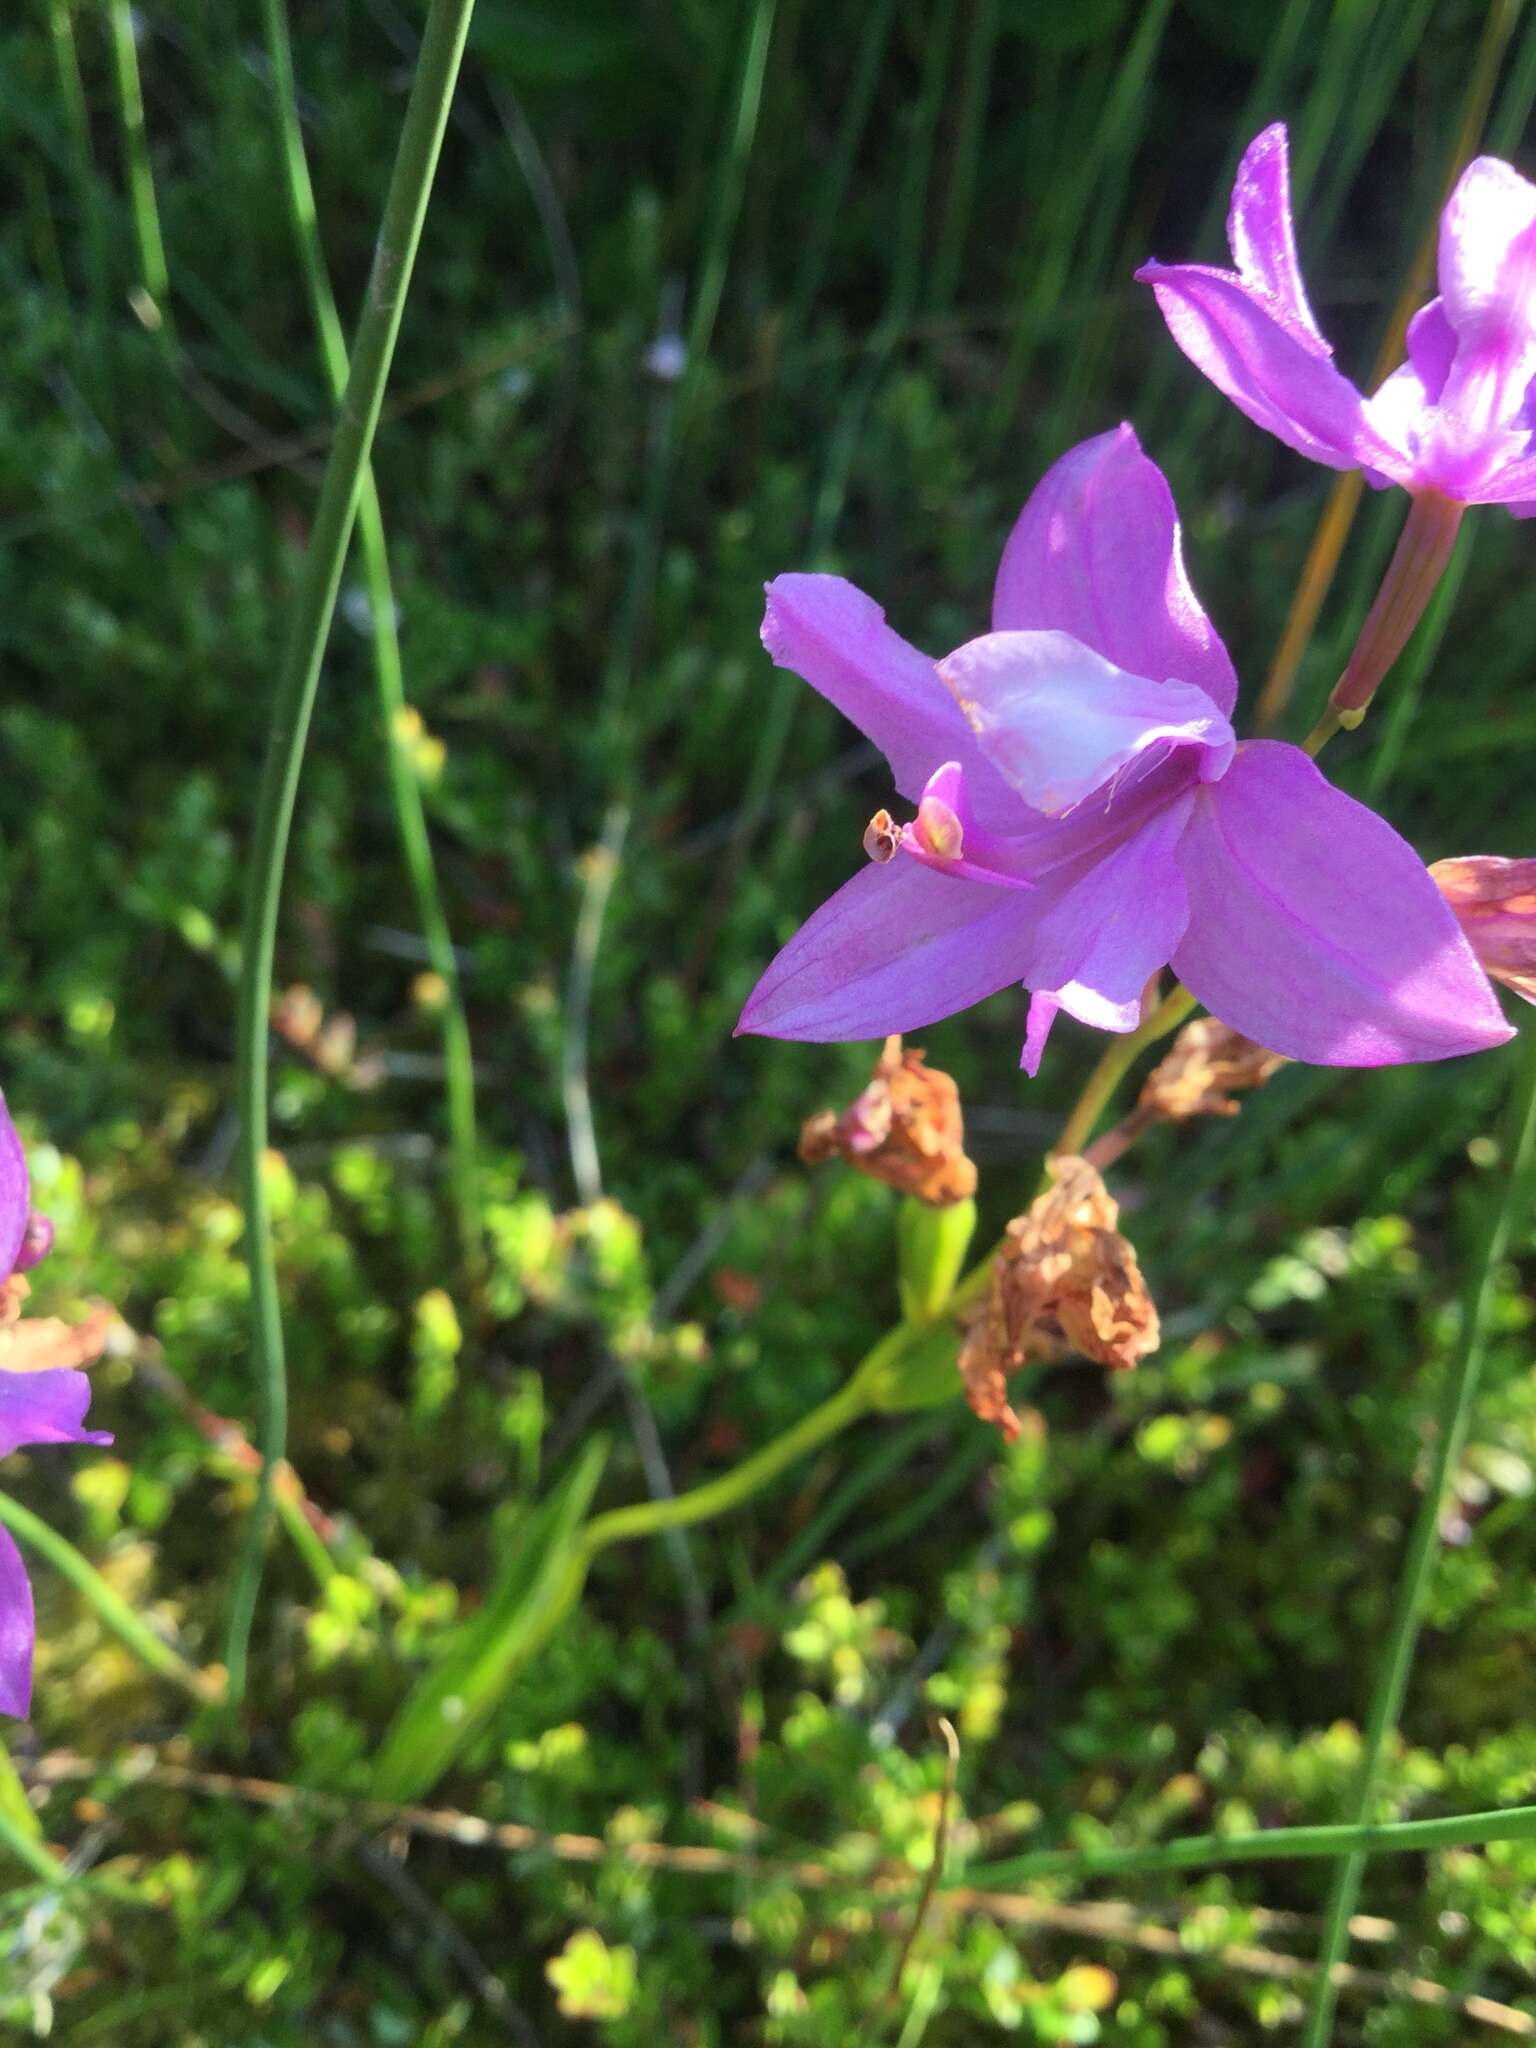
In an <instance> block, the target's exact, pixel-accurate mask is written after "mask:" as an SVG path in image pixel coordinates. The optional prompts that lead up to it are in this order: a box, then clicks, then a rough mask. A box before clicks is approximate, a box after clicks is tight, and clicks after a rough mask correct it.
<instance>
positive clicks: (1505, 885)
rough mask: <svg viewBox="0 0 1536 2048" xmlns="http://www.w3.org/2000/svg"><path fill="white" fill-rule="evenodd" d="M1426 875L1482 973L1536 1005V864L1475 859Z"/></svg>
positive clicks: (1444, 863) (1487, 856)
mask: <svg viewBox="0 0 1536 2048" xmlns="http://www.w3.org/2000/svg"><path fill="white" fill-rule="evenodd" d="M1429 872H1430V874H1431V876H1432V877H1433V879H1434V881H1435V884H1436V886H1437V887H1438V888H1439V891H1440V894H1441V895H1442V896H1443V897H1444V898H1445V900H1446V902H1447V903H1449V905H1450V906H1451V908H1452V910H1454V911H1455V913H1456V921H1457V923H1458V924H1459V925H1460V926H1461V928H1462V930H1463V931H1464V932H1465V933H1466V935H1467V943H1468V945H1470V946H1471V948H1472V950H1473V952H1474V953H1475V954H1476V955H1477V957H1478V960H1479V961H1480V962H1481V964H1482V968H1483V972H1484V973H1485V974H1489V975H1491V976H1492V977H1493V979H1494V980H1495V981H1502V982H1503V984H1504V986H1505V987H1506V988H1512V989H1513V990H1514V992H1515V994H1516V995H1517V996H1524V997H1525V1000H1526V1001H1527V1002H1528V1003H1536V860H1500V859H1498V858H1497V857H1496V856H1495V855H1493V854H1491V853H1474V854H1468V855H1467V856H1466V857H1465V858H1464V859H1462V860H1437V861H1436V862H1435V864H1434V866H1433V867H1432V868H1431V869H1430V871H1429Z"/></svg>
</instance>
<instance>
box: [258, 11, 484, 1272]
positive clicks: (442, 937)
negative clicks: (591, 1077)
mask: <svg viewBox="0 0 1536 2048" xmlns="http://www.w3.org/2000/svg"><path fill="white" fill-rule="evenodd" d="M264 5H265V15H266V31H267V54H268V57H269V58H270V60H271V64H272V82H273V85H274V87H275V90H276V100H277V125H278V138H279V141H280V143H281V146H282V157H283V175H284V181H285V183H286V186H287V191H288V213H289V218H290V219H291V221H292V223H293V234H294V241H295V243H296V245H297V247H298V253H299V263H300V266H301V268H302V269H303V272H304V285H305V289H306V291H307V292H308V295H309V308H310V312H311V314H312V315H313V316H314V322H315V330H316V333H317V336H318V338H319V342H320V355H321V360H322V362H323V364H324V366H325V374H326V377H327V379H328V380H329V383H330V387H331V397H332V399H333V400H334V401H335V402H336V403H337V404H339V403H340V402H341V397H342V393H343V392H344V391H345V390H346V388H347V340H346V335H345V333H344V332H343V330H342V325H341V316H340V314H339V313H338V312H337V310H336V296H335V293H334V292H333V291H332V289H331V279H330V273H329V272H328V270H327V268H326V262H325V251H324V248H323V247H322V246H321V241H320V229H319V223H318V220H317V218H316V214H315V194H314V188H313V186H312V185H311V183H310V178H309V163H308V160H307V159H306V157H305V154H304V132H303V129H302V127H301V126H300V122H299V107H298V95H297V91H296V89H295V85H294V72H293V46H292V42H291V40H290V37H289V33H288V10H287V7H286V5H285V0H264ZM357 533H358V544H359V549H360V552H361V554H362V560H363V578H364V581H365V583H366V584H367V587H368V612H369V621H370V625H371V628H372V633H373V672H374V681H375V683H376V685H377V689H378V699H379V717H380V723H381V724H382V726H383V729H384V746H385V752H386V758H387V760H388V764H389V790H390V800H391V802H392V803H393V805H394V812H395V830H396V832H397V833H398V835H399V839H400V848H401V851H402V853H403V854H404V856H405V867H406V874H407V876H408V877H409V880H410V885H411V894H412V896H413V897H414V899H415V904H416V919H417V922H418V924H419V925H420V926H421V932H422V937H423V939H424V940H425V941H426V948H427V959H428V961H429V962H430V964H431V967H432V971H433V972H434V973H435V974H437V975H439V976H440V977H441V978H442V981H443V984H444V986H445V987H446V988H447V991H448V999H447V1001H446V1002H445V1003H444V1005H443V1012H442V1038H443V1070H444V1073H445V1076H446V1080H447V1098H448V1103H447V1106H448V1148H449V1156H450V1161H451V1166H450V1177H451V1180H452V1183H453V1195H454V1206H455V1208H456V1210H457V1212H458V1223H459V1239H460V1243H461V1246H462V1248H463V1251H464V1255H465V1257H466V1259H468V1261H469V1263H470V1264H471V1266H476V1265H478V1264H479V1262H480V1257H481V1251H482V1239H481V1233H480V1201H479V1190H478V1182H479V1167H478V1151H479V1147H478V1144H477V1140H476V1134H475V1070H474V1060H473V1056H472V1052H471V1047H470V1038H469V1019H468V1016H467V1014H466V1012H465V1008H464V991H463V986H462V984H461V981H460V978H459V963H458V957H457V955H456V954H455V952H454V947H453V938H452V934H451V933H450V931H449V927H448V918H447V913H446V912H445V911H444V909H443V899H442V892H441V890H440V889H439V887H438V881H437V870H436V867H435V865H434V863H433V859H432V842H431V838H430V836H429V834H428V831H427V816H426V809H425V807H424V805H423V803H422V800H421V786H420V784H419V782H418V780H417V777H416V771H415V767H414V765H413V763H412V759H411V749H410V744H409V741H408V739H407V736H406V713H407V705H406V696H405V679H404V672H403V669H402V667H401V661H400V635H399V630H398V627H397V625H396V611H395V595H394V586H393V582H392V579H391V577H390V573H389V548H388V545H387V543H386V540H385V536H384V513H383V508H382V507H381V505H380V503H379V492H378V486H377V484H376V483H375V481H374V475H373V469H372V466H371V465H368V464H365V465H364V468H363V479H362V489H361V492H360V494H359V497H358V501H357Z"/></svg>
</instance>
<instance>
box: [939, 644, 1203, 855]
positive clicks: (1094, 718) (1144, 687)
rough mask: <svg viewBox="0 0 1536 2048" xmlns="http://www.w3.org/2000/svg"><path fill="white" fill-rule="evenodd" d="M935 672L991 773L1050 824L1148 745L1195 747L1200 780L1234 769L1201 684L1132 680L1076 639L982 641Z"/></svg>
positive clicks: (958, 652) (950, 657) (1133, 677)
mask: <svg viewBox="0 0 1536 2048" xmlns="http://www.w3.org/2000/svg"><path fill="white" fill-rule="evenodd" d="M938 672H939V676H940V679H941V680H942V682H943V683H944V686H945V688H946V689H947V690H948V691H949V693H950V695H951V696H952V697H953V698H954V700H955V702H956V703H957V704H958V705H959V707H960V709H961V711H962V712H963V713H964V714H965V718H966V721H967V723H968V724H969V725H970V728H971V730H972V731H973V732H974V733H975V735H976V738H977V740H978V742H979V743H980V746H981V749H982V752H983V753H984V754H985V755H986V756H987V758H988V760H990V761H991V763H992V765H993V767H995V768H996V769H997V771H998V773H999V774H1000V775H1001V776H1002V777H1003V779H1004V780H1005V781H1006V782H1008V783H1009V784H1010V785H1011V786H1012V787H1013V788H1014V789H1016V790H1017V791H1018V792H1019V795H1020V796H1021V797H1022V798H1023V799H1024V801H1025V803H1027V804H1028V805H1029V806H1030V808H1031V809H1032V810H1036V811H1043V812H1044V813H1045V814H1046V816H1047V817H1059V816H1061V815H1062V813H1063V812H1065V811H1070V810H1072V809H1073V808H1074V807H1075V806H1076V805H1078V804H1080V803H1082V802H1083V801H1084V799H1085V798H1086V797H1089V796H1091V795H1092V794H1093V793H1094V791H1095V790H1098V789H1102V788H1103V787H1104V785H1105V784H1106V783H1109V782H1112V781H1113V779H1114V777H1115V776H1116V775H1118V774H1119V773H1120V772H1121V770H1123V769H1125V768H1128V767H1129V766H1130V765H1131V763H1132V762H1133V761H1135V760H1136V759H1138V757H1139V756H1141V755H1142V754H1144V753H1145V752H1146V751H1147V749H1148V748H1149V747H1154V746H1158V745H1161V744H1164V743H1167V744H1170V745H1173V746H1180V747H1194V748H1198V749H1199V750H1200V761H1199V765H1198V771H1197V772H1198V777H1199V779H1200V781H1202V782H1215V781H1218V780H1219V779H1220V778H1221V776H1223V775H1224V774H1225V773H1226V771H1227V769H1228V768H1229V767H1230V766H1231V763H1232V756H1233V752H1234V749H1235V747H1236V744H1237V741H1236V735H1235V734H1234V733H1233V730H1232V726H1231V723H1230V721H1229V720H1228V719H1227V718H1226V717H1225V716H1224V715H1223V713H1222V712H1221V711H1220V710H1219V709H1218V708H1217V706H1216V705H1215V703H1214V702H1213V701H1212V700H1211V698H1210V697H1209V696H1207V694H1206V692H1205V691H1204V690H1202V689H1201V688H1200V687H1199V685H1198V684H1196V683H1183V682H1177V681H1170V682H1154V681H1152V680H1151V679H1150V678H1149V677H1146V676H1137V675H1131V674H1129V673H1128V672H1127V671H1126V670H1125V669H1122V668H1117V667H1116V666H1115V664H1114V663H1113V662H1112V661H1106V660H1105V659H1104V657H1103V655H1101V654H1095V653H1094V651H1093V649H1092V648H1091V647H1086V646H1085V645H1084V644H1083V642H1082V641H1081V640H1076V639H1074V638H1073V636H1072V635H1071V634H1070V633H1054V632H1025V633H984V634H983V635H982V636H981V638H980V639H977V640H971V641H968V642H967V643H966V644H965V646H963V647H959V648H957V649H956V650H955V652H954V653H953V654H951V655H947V656H946V657H945V659H944V660H943V661H941V662H940V663H939V664H938Z"/></svg>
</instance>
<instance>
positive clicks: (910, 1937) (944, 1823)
mask: <svg viewBox="0 0 1536 2048" xmlns="http://www.w3.org/2000/svg"><path fill="white" fill-rule="evenodd" d="M938 1723H939V1733H940V1734H941V1735H942V1736H943V1738H944V1748H945V1752H946V1755H945V1761H944V1784H943V1787H942V1789H941V1790H940V1793H939V1817H938V1819H937V1820H936V1821H935V1822H934V1827H933V1861H932V1862H931V1863H930V1864H929V1865H928V1875H927V1876H926V1877H925V1878H924V1879H923V1888H922V1891H921V1892H920V1893H919V1894H918V1900H917V1910H916V1912H915V1913H914V1914H913V1915H912V1923H911V1925H910V1926H909V1927H908V1929H907V1933H906V1939H905V1940H904V1941H903V1942H902V1944H901V1947H900V1948H899V1949H898V1950H897V1952H896V1961H895V1964H894V1966H893V1967H892V1970H891V1982H890V1988H889V1990H888V1991H887V1992H886V1994H885V2001H884V2003H885V2009H886V2010H889V2009H890V2008H891V2007H892V2006H894V2005H895V2004H896V2003H897V2001H898V2000H899V1999H900V1997H901V1980H902V1977H903V1975H904V1973H905V1971H906V1967H907V1964H908V1962H909V1961H910V1960H911V1956H912V1951H913V1949H915V1948H916V1946H917V1937H918V1936H919V1935H920V1934H921V1933H922V1931H923V1923H924V1921H925V1920H926V1919H927V1918H928V1914H929V1910H930V1908H931V1907H932V1905H933V1895H934V1893H935V1891H936V1890H937V1889H938V1883H939V1879H940V1877H942V1875H943V1874H944V1852H945V1850H946V1849H947V1848H948V1847H949V1816H950V1812H951V1809H952V1808H953V1806H954V1803H955V1778H956V1776H957V1774H958V1773H959V1769H960V1738H959V1736H958V1735H957V1734H956V1733H955V1729H954V1723H953V1722H952V1721H949V1720H947V1719H946V1718H945V1716H944V1715H943V1714H940V1715H939V1717H938Z"/></svg>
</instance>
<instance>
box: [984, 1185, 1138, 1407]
mask: <svg viewBox="0 0 1536 2048" xmlns="http://www.w3.org/2000/svg"><path fill="white" fill-rule="evenodd" d="M1051 1174H1052V1185H1051V1186H1050V1187H1049V1188H1048V1189H1047V1190H1046V1191H1045V1193H1044V1194H1043V1195H1040V1196H1038V1197H1037V1198H1036V1199H1035V1200H1034V1201H1033V1202H1032V1203H1031V1204H1030V1206H1029V1208H1028V1209H1026V1210H1025V1212H1024V1214H1023V1215H1022V1216H1016V1217H1015V1218H1014V1220H1013V1221H1012V1222H1011V1223H1010V1224H1009V1225H1008V1228H1007V1231H1006V1233H1005V1236H1004V1244H1003V1249H1002V1251H1001V1252H1000V1253H999V1254H998V1257H997V1259H996V1261H995V1263H994V1265H993V1270H992V1280H991V1284H990V1286H989V1287H988V1290H987V1295H986V1299H985V1300H984V1301H983V1303H982V1305H981V1308H980V1309H979V1310H978V1312H977V1314H976V1316H975V1318H974V1320H973V1321H972V1323H971V1325H970V1328H969V1329H968V1330H967V1331H966V1334H965V1338H964V1341H963V1343H962V1345H961V1348H960V1359H959V1364H960V1376H961V1379H962V1380H963V1381H964V1383H965V1397H966V1399H967V1401H969V1403H970V1405H971V1407H972V1408H973V1409H974V1410H975V1412H976V1413H977V1414H978V1415H979V1416H980V1417H981V1418H982V1420H983V1421H984V1422H995V1423H996V1424H997V1425H998V1427H999V1428H1000V1429H1001V1430H1002V1432H1003V1435H1004V1436H1005V1437H1006V1438H1007V1439H1008V1441H1009V1442H1010V1443H1011V1442H1013V1440H1014V1439H1015V1438H1016V1437H1017V1436H1018V1434H1019V1419H1018V1417H1017V1415H1015V1413H1014V1411H1013V1409H1012V1408H1011V1407H1010V1406H1009V1402H1008V1389H1007V1381H1008V1375H1009V1374H1010V1373H1014V1372H1017V1371H1019V1369H1020V1368H1021V1367H1023V1366H1026V1365H1043V1364H1049V1363H1051V1362H1053V1361H1055V1360H1057V1359H1062V1358H1070V1357H1073V1356H1080V1357H1083V1358H1089V1359H1092V1360H1094V1361H1095V1363H1097V1364H1099V1365H1106V1366H1109V1367H1110V1368H1112V1369H1113V1370H1116V1371H1123V1370H1125V1369H1126V1368H1128V1367H1130V1366H1134V1365H1136V1364H1138V1363H1139V1362H1140V1360H1142V1359H1143V1358H1145V1357H1147V1355H1148V1354H1149V1353H1150V1352H1153V1351H1155V1350H1156V1349H1157V1346H1158V1341H1159V1334H1160V1333H1159V1328H1158V1319H1157V1308H1156V1305H1155V1303H1154V1302H1153V1300H1152V1297H1151V1295H1150V1294H1149V1293H1148V1292H1147V1285H1146V1282H1145V1280H1143V1278H1142V1275H1141V1268H1140V1266H1139V1265H1138V1264H1137V1261H1136V1250H1135V1247H1134V1246H1133V1245H1132V1244H1131V1242H1130V1240H1129V1239H1128V1238H1127V1237H1125V1236H1123V1235H1122V1234H1121V1232H1120V1230H1119V1229H1118V1228H1117V1227H1116V1226H1117V1224H1118V1222H1119V1217H1120V1209H1119V1204H1118V1203H1117V1202H1116V1201H1115V1200H1114V1198H1113V1196H1112V1195H1111V1194H1110V1193H1109V1190H1108V1189H1107V1188H1106V1187H1105V1185H1104V1183H1103V1181H1102V1180H1101V1179H1100V1178H1099V1176H1098V1174H1097V1173H1096V1172H1095V1170H1094V1169H1093V1167H1091V1166H1090V1165H1089V1164H1088V1162H1087V1160H1086V1159H1079V1158H1077V1157H1076V1156H1075V1155H1073V1154H1069V1153H1066V1154H1062V1155H1061V1156H1060V1157H1058V1158H1056V1159H1053V1160H1052V1161H1051Z"/></svg>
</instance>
